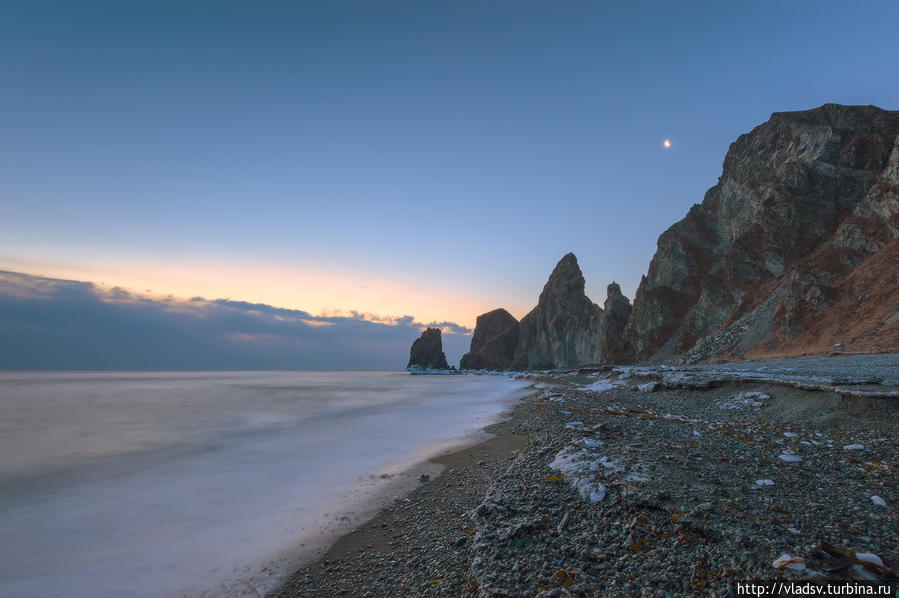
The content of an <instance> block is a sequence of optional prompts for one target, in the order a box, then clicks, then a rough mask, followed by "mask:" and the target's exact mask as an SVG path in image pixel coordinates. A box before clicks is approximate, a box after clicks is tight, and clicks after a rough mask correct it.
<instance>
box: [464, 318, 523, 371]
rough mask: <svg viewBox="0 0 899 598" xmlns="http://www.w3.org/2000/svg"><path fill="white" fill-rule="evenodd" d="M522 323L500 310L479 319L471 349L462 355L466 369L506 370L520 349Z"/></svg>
mask: <svg viewBox="0 0 899 598" xmlns="http://www.w3.org/2000/svg"><path fill="white" fill-rule="evenodd" d="M518 332H519V326H518V320H516V319H515V318H514V317H513V316H512V314H510V313H509V312H507V311H506V310H504V309H502V308H499V309H494V310H493V311H490V312H487V313H485V314H482V315H480V316H478V319H477V323H476V324H475V327H474V334H472V335H471V350H470V351H469V352H468V353H466V354H465V355H463V356H462V362H461V363H460V364H459V366H460V367H461V368H462V369H463V370H505V369H508V368H509V367H510V366H511V365H512V360H513V359H514V358H515V349H516V348H517V347H518Z"/></svg>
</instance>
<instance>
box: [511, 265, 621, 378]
mask: <svg viewBox="0 0 899 598" xmlns="http://www.w3.org/2000/svg"><path fill="white" fill-rule="evenodd" d="M602 328H603V310H602V308H601V307H599V306H598V305H596V304H595V303H593V301H591V300H590V299H589V298H588V297H587V295H586V294H584V275H583V274H582V273H581V269H580V267H579V266H578V263H577V258H576V257H575V255H574V254H573V253H569V254H567V255H565V256H564V257H563V258H562V259H561V260H559V263H558V264H556V267H555V269H554V270H553V272H552V274H551V275H550V277H549V280H548V281H547V283H546V286H544V287H543V292H542V293H540V298H539V300H538V301H537V307H535V308H534V309H533V310H531V311H530V313H528V314H527V315H526V316H525V317H523V318H522V319H521V331H520V336H519V342H518V350H517V351H516V356H515V362H514V367H515V368H516V369H544V368H546V369H549V368H569V367H577V366H581V365H588V364H596V363H600V362H602V360H603V354H602V336H603V335H602Z"/></svg>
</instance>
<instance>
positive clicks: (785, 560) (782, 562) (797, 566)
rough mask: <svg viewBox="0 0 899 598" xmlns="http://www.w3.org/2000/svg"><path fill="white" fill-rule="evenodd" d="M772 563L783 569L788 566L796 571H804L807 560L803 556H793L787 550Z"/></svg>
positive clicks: (775, 566)
mask: <svg viewBox="0 0 899 598" xmlns="http://www.w3.org/2000/svg"><path fill="white" fill-rule="evenodd" d="M771 565H773V566H774V568H775V569H783V568H784V567H786V568H788V569H793V570H795V571H802V570H803V569H805V560H803V558H802V557H801V556H793V555H791V554H787V553H786V552H785V553H783V554H782V555H780V556H779V557H777V558H776V559H774V562H773V563H771Z"/></svg>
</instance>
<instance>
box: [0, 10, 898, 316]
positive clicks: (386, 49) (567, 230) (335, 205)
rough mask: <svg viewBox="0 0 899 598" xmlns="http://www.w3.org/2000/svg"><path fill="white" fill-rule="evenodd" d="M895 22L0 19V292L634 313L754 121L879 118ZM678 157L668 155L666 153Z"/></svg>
mask: <svg viewBox="0 0 899 598" xmlns="http://www.w3.org/2000/svg"><path fill="white" fill-rule="evenodd" d="M897 23H899V3H896V2H893V1H890V2H866V3H864V4H857V5H854V4H853V3H848V2H820V1H818V2H755V1H753V2H741V3H736V2H707V3H701V2H657V3H641V2H620V3H618V2H616V3H612V2H577V1H570V2H564V3H557V2H526V1H514V2H512V1H495V2H461V1H454V2H422V1H419V0H417V1H414V2H412V1H410V2H368V1H365V2H340V1H322V2H278V1H272V2H225V1H209V2H200V1H194V2H184V1H181V0H179V1H177V2H163V1H153V2H136V1H122V0H115V1H110V2H92V1H89V0H87V1H79V2H69V1H65V2H42V1H40V0H21V1H18V0H11V1H7V2H3V3H0V86H2V88H0V132H2V133H0V214H2V217H0V269H4V270H11V271H17V272H24V273H30V274H38V275H44V276H51V277H61V278H67V279H75V280H81V281H88V282H95V283H101V284H103V285H106V287H112V286H121V287H125V288H127V289H131V290H133V291H138V292H147V291H148V290H149V291H151V292H152V293H154V294H157V295H165V294H173V295H175V296H176V297H181V298H185V299H186V298H189V297H193V296H197V295H198V296H203V297H206V298H208V299H220V298H230V299H233V300H237V301H247V302H251V303H266V304H269V305H272V306H276V307H279V308H287V309H295V310H302V311H304V312H307V313H309V314H314V315H325V316H327V315H341V314H344V315H345V314H348V313H350V312H351V311H354V310H355V311H358V312H367V313H373V314H378V315H381V316H404V315H408V316H412V317H413V318H414V321H417V322H441V321H453V322H457V323H459V324H460V325H462V326H467V327H472V326H473V325H474V320H475V317H476V315H477V314H479V313H482V312H485V311H488V310H490V309H493V308H495V307H498V306H504V307H506V308H507V309H509V311H511V312H512V314H513V315H515V316H516V317H521V316H523V315H524V314H525V313H526V312H527V311H528V310H529V309H530V308H531V307H533V305H534V304H535V303H536V298H537V295H538V293H539V292H540V289H541V288H542V286H543V284H544V283H545V281H546V278H547V276H548V275H549V272H550V271H551V269H552V267H553V266H554V265H555V263H556V261H557V260H558V259H559V258H560V257H561V256H562V255H563V254H565V253H566V252H568V251H574V252H575V253H576V254H577V256H578V258H579V262H580V265H581V268H582V269H583V271H584V275H585V277H586V279H587V292H588V294H589V295H590V296H591V298H592V299H593V300H594V301H597V302H598V303H602V302H603V300H604V299H605V286H606V285H607V284H608V283H609V282H611V281H612V280H616V281H618V282H619V283H620V284H621V287H622V290H623V291H624V293H625V294H626V295H627V296H629V297H631V298H633V294H634V291H635V289H636V286H637V284H638V283H639V280H640V276H641V275H642V274H644V273H645V272H646V270H647V267H648V264H649V260H650V258H651V257H652V254H653V251H654V249H655V243H656V239H657V237H658V235H659V234H660V233H661V232H662V231H664V230H665V229H666V228H667V227H668V226H670V225H671V224H672V223H674V222H675V221H677V220H679V219H680V218H681V217H683V215H684V214H685V213H686V211H687V210H688V209H689V207H690V205H691V204H693V203H698V202H700V201H701V200H702V196H703V194H704V192H705V190H706V189H707V188H709V187H710V186H712V185H713V184H715V182H716V181H717V177H718V176H719V175H720V171H721V164H722V161H723V159H724V154H725V152H726V150H727V147H728V144H729V143H730V142H732V141H733V140H734V139H735V138H736V137H737V136H738V135H740V134H741V133H745V132H748V131H749V130H750V129H752V128H753V127H754V126H756V125H758V124H760V123H762V122H764V121H765V120H767V119H768V117H769V115H770V113H771V112H774V111H784V110H802V109H808V108H813V107H816V106H819V105H821V104H823V103H826V102H837V103H844V104H875V105H878V106H880V107H882V108H887V109H897V108H899V77H896V60H897V57H899V35H897V34H896V24H897ZM666 138H670V139H671V140H672V142H673V146H672V147H671V148H670V149H664V148H663V147H662V141H663V140H664V139H666Z"/></svg>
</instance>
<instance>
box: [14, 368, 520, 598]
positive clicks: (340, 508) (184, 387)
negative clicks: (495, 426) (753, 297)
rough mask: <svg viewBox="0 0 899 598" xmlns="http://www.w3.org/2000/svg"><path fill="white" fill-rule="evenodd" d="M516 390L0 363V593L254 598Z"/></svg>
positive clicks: (364, 378) (494, 380) (493, 381)
mask: <svg viewBox="0 0 899 598" xmlns="http://www.w3.org/2000/svg"><path fill="white" fill-rule="evenodd" d="M524 386H525V384H524V383H522V382H516V381H512V380H509V379H506V378H502V377H486V376H409V375H408V374H406V373H404V372H189V373H183V372H160V373H18V372H4V373H0V455H3V458H2V460H0V537H2V538H3V542H2V543H0V596H2V597H10V598H11V597H19V596H39V595H53V596H67V597H68V596H70V597H87V596H91V597H103V596H135V597H138V596H139V597H144V596H154V597H155V596H246V595H250V596H252V595H260V594H261V593H262V592H264V591H265V590H267V589H271V587H272V586H273V585H276V584H277V583H278V581H279V580H280V579H281V578H282V576H283V575H285V574H287V573H290V572H291V571H292V570H293V568H294V567H296V566H297V564H298V562H299V560H300V559H302V558H309V557H310V556H314V551H315V550H320V549H322V548H323V546H324V543H325V542H326V540H328V539H329V538H331V536H332V535H333V533H334V532H335V531H336V530H339V529H345V528H347V527H351V526H353V525H354V524H358V522H359V521H358V519H359V518H361V517H364V516H365V514H366V510H365V509H366V507H368V508H369V509H370V508H371V503H372V497H373V496H376V495H379V494H381V495H383V494H384V493H385V492H387V493H389V492H393V491H396V489H397V488H398V487H399V486H402V485H403V484H406V485H408V482H409V480H411V479H412V478H413V477H414V476H416V475H417V473H418V472H417V471H415V470H414V468H412V469H410V467H411V465H412V464H414V463H418V462H420V461H421V460H422V459H424V458H426V457H428V456H430V455H432V454H434V452H435V451H436V450H438V449H440V448H441V447H445V446H447V443H451V442H455V441H459V440H460V439H465V438H470V437H471V435H472V434H474V433H475V432H476V430H478V429H479V428H481V427H483V426H484V425H486V424H487V423H489V422H490V421H491V420H493V419H495V418H496V417H497V416H498V414H499V413H500V412H501V411H502V410H503V409H504V408H505V407H506V406H507V405H508V403H509V401H511V400H512V399H514V397H515V396H518V395H519V394H520V389H521V388H523V387H524ZM391 484H393V487H391V486H390V485H391Z"/></svg>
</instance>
